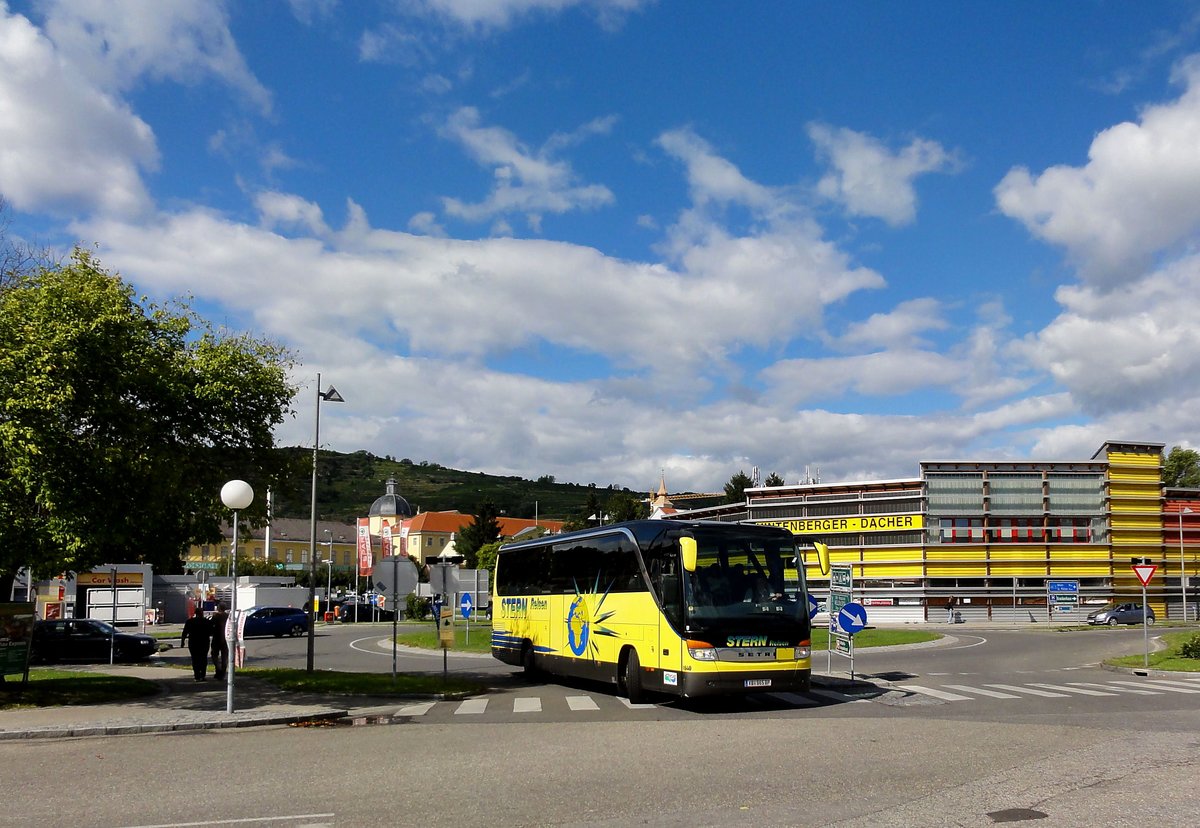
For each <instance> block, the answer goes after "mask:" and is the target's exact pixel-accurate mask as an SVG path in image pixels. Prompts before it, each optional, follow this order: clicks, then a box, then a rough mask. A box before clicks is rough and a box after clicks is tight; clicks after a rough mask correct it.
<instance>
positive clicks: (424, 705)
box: [396, 702, 437, 716]
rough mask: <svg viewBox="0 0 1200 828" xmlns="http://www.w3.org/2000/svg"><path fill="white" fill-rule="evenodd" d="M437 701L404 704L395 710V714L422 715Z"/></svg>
mask: <svg viewBox="0 0 1200 828" xmlns="http://www.w3.org/2000/svg"><path fill="white" fill-rule="evenodd" d="M435 704H437V702H421V703H420V704H406V705H404V707H401V708H400V709H399V710H397V711H396V715H397V716H424V715H425V714H426V713H428V712H429V710H430V709H431V708H432V707H433V706H434V705H435Z"/></svg>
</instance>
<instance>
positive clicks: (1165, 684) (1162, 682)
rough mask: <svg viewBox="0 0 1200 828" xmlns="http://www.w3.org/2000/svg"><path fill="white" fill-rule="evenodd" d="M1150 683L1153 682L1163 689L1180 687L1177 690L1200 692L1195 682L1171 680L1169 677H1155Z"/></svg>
mask: <svg viewBox="0 0 1200 828" xmlns="http://www.w3.org/2000/svg"><path fill="white" fill-rule="evenodd" d="M1148 683H1149V684H1153V685H1155V686H1156V687H1161V688H1162V689H1163V690H1175V689H1176V688H1178V690H1177V692H1182V693H1200V689H1197V688H1196V685H1195V683H1193V682H1186V681H1170V680H1168V679H1155V680H1154V681H1152V682H1148Z"/></svg>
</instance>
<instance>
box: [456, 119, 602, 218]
mask: <svg viewBox="0 0 1200 828" xmlns="http://www.w3.org/2000/svg"><path fill="white" fill-rule="evenodd" d="M480 121H481V119H480V116H479V111H478V110H476V109H475V108H474V107H464V108H462V109H459V110H458V111H457V112H455V113H454V114H453V115H451V116H450V118H449V119H448V120H447V121H446V123H445V125H444V126H443V128H442V134H443V135H444V136H446V137H447V138H450V139H452V140H454V141H457V142H458V143H459V144H461V145H462V147H463V148H464V149H465V150H466V151H467V153H468V154H469V155H470V156H471V157H472V158H473V159H474V160H475V161H477V162H478V163H479V164H480V165H482V166H484V167H488V168H491V169H492V174H493V177H494V180H495V186H494V187H493V189H492V192H491V194H490V195H489V196H488V197H487V199H485V200H484V201H482V202H478V203H475V204H470V203H466V202H464V201H461V200H459V199H457V198H449V197H447V198H443V199H442V205H443V209H444V210H445V212H446V213H447V214H448V215H452V216H455V217H457V218H462V219H466V220H468V221H486V220H488V219H493V218H496V217H499V216H503V215H506V214H509V213H523V214H525V215H526V219H527V220H528V221H529V222H530V223H531V224H536V222H537V221H539V220H540V215H541V214H543V213H565V212H568V211H571V210H580V209H592V208H595V207H600V206H603V205H606V204H610V203H612V201H613V194H612V191H611V190H609V189H608V188H607V187H605V186H604V185H602V184H578V183H576V180H577V176H576V175H575V173H574V171H573V170H572V169H571V166H570V165H569V164H568V163H567V162H565V161H559V160H556V159H554V158H553V157H552V156H553V155H554V153H555V152H556V151H557V150H559V149H561V148H563V147H565V146H570V145H572V144H574V143H577V142H578V141H579V140H582V138H583V137H585V136H587V135H595V134H600V133H605V132H607V131H608V130H609V129H611V126H612V123H613V121H612V119H599V120H596V121H593V122H591V123H590V124H587V125H585V126H584V127H582V128H581V129H580V130H576V131H575V132H573V133H569V134H561V135H554V136H551V138H550V139H549V140H548V141H547V142H546V144H545V145H544V146H543V147H542V148H541V149H539V150H530V149H528V148H527V147H525V146H523V145H522V144H521V142H520V141H518V140H517V138H516V136H515V135H513V134H512V133H511V132H509V131H508V130H506V129H503V128H501V127H488V126H482V125H481V123H480Z"/></svg>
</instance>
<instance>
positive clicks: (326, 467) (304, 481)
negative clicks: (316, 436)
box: [274, 448, 715, 522]
mask: <svg viewBox="0 0 1200 828" xmlns="http://www.w3.org/2000/svg"><path fill="white" fill-rule="evenodd" d="M280 451H283V452H286V453H287V454H289V455H290V456H291V457H292V458H293V460H294V462H295V467H296V473H295V474H293V475H292V478H291V479H292V480H293V481H296V482H295V485H290V486H287V487H286V490H285V491H280V492H276V493H275V503H274V507H275V515H276V516H277V517H290V518H307V517H308V516H309V513H310V502H311V497H312V494H311V482H312V451H311V450H310V449H303V448H285V449H280ZM388 478H395V480H396V493H397V494H400V495H402V496H403V497H404V499H405V500H407V501H408V502H409V504H410V505H412V507H413V509H414V511H417V510H420V511H425V512H434V511H451V510H458V511H460V512H465V513H468V514H474V513H476V512H477V511H478V509H479V507H480V506H481V505H482V504H483V503H484V502H485V501H488V500H490V501H491V502H492V503H494V504H495V505H496V508H497V509H498V510H500V513H501V514H502V515H506V516H508V517H519V518H533V517H535V510H536V516H537V517H540V518H546V519H550V520H568V519H570V518H577V517H581V516H582V515H583V512H584V511H585V509H586V508H587V503H588V495H589V494H594V495H595V497H596V499H597V501H598V502H599V503H600V504H604V503H605V502H607V500H608V498H609V497H611V496H612V495H614V494H617V493H618V492H625V493H627V494H632V495H634V496H635V497H638V498H645V497H646V493H645V492H633V491H631V490H629V489H624V488H617V487H613V486H596V485H592V484H579V483H558V482H556V481H555V480H554V479H553V477H550V476H546V477H543V478H540V479H539V480H526V479H524V478H521V477H515V476H512V477H499V476H496V475H490V474H483V473H482V472H469V471H459V470H457V469H448V468H446V467H445V466H440V465H438V464H437V463H430V462H427V461H421V462H419V463H414V462H412V461H411V460H393V459H389V458H384V457H376V456H375V455H373V454H371V453H370V452H366V451H358V452H354V453H353V454H340V453H338V452H329V451H322V452H321V453H320V456H319V458H318V462H317V514H318V515H319V517H320V518H322V519H324V520H343V521H347V522H349V521H352V520H354V519H355V518H356V517H361V516H365V515H366V514H367V510H368V509H369V508H370V506H371V504H372V503H373V502H374V501H375V498H377V497H379V496H380V495H381V494H383V493H384V492H385V491H386V483H387V480H388ZM713 502H715V500H714V501H713ZM688 505H689V506H692V507H694V506H697V505H709V504H708V503H706V502H703V501H689V503H688Z"/></svg>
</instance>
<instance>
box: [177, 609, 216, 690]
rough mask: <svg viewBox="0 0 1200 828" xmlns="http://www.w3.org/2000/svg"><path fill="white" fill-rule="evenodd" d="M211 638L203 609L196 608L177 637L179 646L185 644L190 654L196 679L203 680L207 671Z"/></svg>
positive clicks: (210, 627)
mask: <svg viewBox="0 0 1200 828" xmlns="http://www.w3.org/2000/svg"><path fill="white" fill-rule="evenodd" d="M211 638H212V624H210V623H209V621H208V619H207V618H205V617H204V611H203V610H200V609H197V610H196V611H195V612H194V613H193V614H192V617H191V618H189V619H188V620H187V621H186V622H185V623H184V625H183V633H182V635H180V637H179V646H180V647H182V646H184V645H185V644H186V645H187V648H188V652H190V653H191V654H192V674H193V675H194V676H195V677H196V681H205V677H204V674H205V673H206V672H208V642H209V640H210V639H211Z"/></svg>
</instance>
